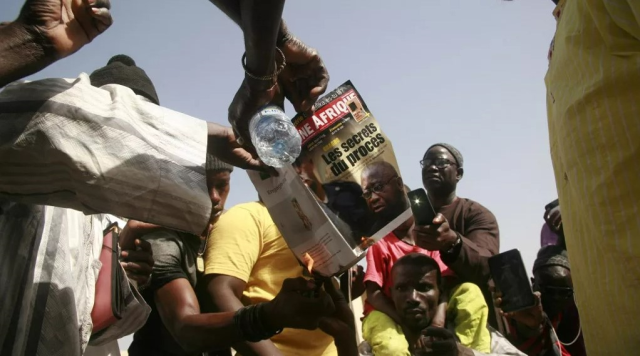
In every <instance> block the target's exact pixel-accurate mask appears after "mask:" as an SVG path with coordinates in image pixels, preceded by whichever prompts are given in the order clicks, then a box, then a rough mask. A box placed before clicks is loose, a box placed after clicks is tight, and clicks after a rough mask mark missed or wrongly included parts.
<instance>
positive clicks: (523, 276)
mask: <svg viewBox="0 0 640 356" xmlns="http://www.w3.org/2000/svg"><path fill="white" fill-rule="evenodd" d="M489 270H490V271H491V276H492V278H493V282H494V283H495V285H496V287H497V288H498V289H499V290H500V292H501V293H502V298H501V299H502V300H501V303H500V304H501V305H500V309H502V311H503V312H505V313H511V312H516V311H520V310H523V309H528V308H531V307H533V306H535V305H536V297H535V295H534V294H533V290H532V289H531V283H530V282H529V277H528V276H527V271H526V269H525V267H524V263H523V262H522V256H521V255H520V251H518V250H517V249H513V250H509V251H506V252H503V253H500V254H497V255H495V256H492V257H490V258H489Z"/></svg>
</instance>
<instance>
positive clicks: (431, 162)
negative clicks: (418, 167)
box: [422, 146, 462, 192]
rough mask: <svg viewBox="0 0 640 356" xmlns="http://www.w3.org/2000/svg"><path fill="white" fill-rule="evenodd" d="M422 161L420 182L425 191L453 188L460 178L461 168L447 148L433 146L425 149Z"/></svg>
mask: <svg viewBox="0 0 640 356" xmlns="http://www.w3.org/2000/svg"><path fill="white" fill-rule="evenodd" d="M422 162H423V166H422V184H423V185H424V187H425V188H426V189H427V191H430V192H438V191H442V190H447V191H449V190H450V191H453V190H455V188H456V185H457V184H458V181H459V180H460V179H461V178H462V170H461V169H459V168H458V165H457V164H456V159H455V158H454V157H453V155H452V154H451V152H449V150H447V149H446V148H444V147H441V146H435V147H433V148H431V149H430V150H429V151H427V153H426V154H425V155H424V157H423V161H422Z"/></svg>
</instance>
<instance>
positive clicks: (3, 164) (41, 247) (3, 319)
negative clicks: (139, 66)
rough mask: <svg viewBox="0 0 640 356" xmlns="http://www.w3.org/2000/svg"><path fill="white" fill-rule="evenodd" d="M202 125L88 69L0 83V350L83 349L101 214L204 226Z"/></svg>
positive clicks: (195, 228) (192, 228)
mask: <svg viewBox="0 0 640 356" xmlns="http://www.w3.org/2000/svg"><path fill="white" fill-rule="evenodd" d="M206 132H207V128H206V122H204V121H201V120H197V119H194V118H192V117H189V116H186V115H183V114H180V113H177V112H175V111H172V110H169V109H166V108H162V107H159V106H157V105H155V104H152V103H149V102H148V101H145V100H142V99H140V97H138V96H137V95H135V94H134V93H133V91H131V90H130V89H128V88H126V87H122V86H119V85H107V86H104V87H102V88H95V87H93V86H91V84H90V81H89V77H88V76H87V75H86V74H81V75H80V77H79V78H77V79H75V80H73V79H45V80H41V81H36V82H30V83H15V84H12V85H9V86H7V87H6V88H5V89H4V90H3V91H2V92H0V281H1V283H2V292H1V295H2V303H0V354H2V355H16V356H17V355H46V356H56V355H60V356H63V355H64V356H69V355H70V356H74V355H82V354H83V352H84V350H85V348H86V347H87V343H88V340H89V337H90V335H91V331H92V325H91V315H90V313H91V309H92V307H93V299H94V295H95V283H96V280H97V276H98V271H99V269H100V265H101V264H100V261H99V252H100V249H101V246H102V236H103V235H102V233H103V229H104V228H105V227H106V226H107V225H108V224H109V221H108V219H107V218H106V217H105V216H104V215H102V214H99V213H101V212H108V213H111V214H114V215H117V216H124V217H127V218H131V219H136V220H141V221H146V222H150V223H156V224H159V225H163V226H167V227H170V228H174V229H178V230H183V231H187V232H191V233H195V234H200V233H201V232H202V231H203V230H204V229H205V227H206V226H207V223H208V220H209V213H210V211H211V205H210V204H211V202H210V200H209V197H208V194H207V188H206V180H205V170H204V163H205V160H206V145H207V141H206V140H207V136H206ZM32 204H40V205H32ZM43 205H49V206H43ZM53 206H57V207H53ZM73 209H76V210H73ZM81 211H82V212H81ZM83 212H84V214H94V215H84V214H83ZM110 346H111V347H112V346H113V345H110ZM110 346H105V347H101V348H99V349H100V350H92V351H100V352H102V354H108V352H110V350H109V348H110ZM111 351H113V350H111Z"/></svg>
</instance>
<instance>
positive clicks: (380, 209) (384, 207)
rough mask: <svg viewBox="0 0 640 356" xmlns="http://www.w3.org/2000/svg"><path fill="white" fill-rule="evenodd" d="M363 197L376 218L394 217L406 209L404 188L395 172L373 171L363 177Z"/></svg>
mask: <svg viewBox="0 0 640 356" xmlns="http://www.w3.org/2000/svg"><path fill="white" fill-rule="evenodd" d="M362 188H363V189H362V191H363V196H364V198H365V199H366V200H367V205H368V206H369V209H370V210H371V211H373V213H374V214H375V215H376V216H383V217H394V215H397V214H399V213H400V212H399V211H396V210H397V209H399V208H400V207H401V206H402V207H404V205H405V204H403V202H404V201H405V195H404V186H403V184H402V180H401V179H400V177H398V176H397V175H395V174H394V172H388V171H384V170H382V169H378V170H373V171H370V172H368V173H367V174H364V175H363V176H362Z"/></svg>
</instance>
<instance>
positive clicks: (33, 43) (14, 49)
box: [0, 0, 113, 87]
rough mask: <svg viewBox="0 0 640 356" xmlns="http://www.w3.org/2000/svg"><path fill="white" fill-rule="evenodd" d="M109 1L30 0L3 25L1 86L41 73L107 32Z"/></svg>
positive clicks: (0, 51) (0, 57) (1, 26)
mask: <svg viewBox="0 0 640 356" xmlns="http://www.w3.org/2000/svg"><path fill="white" fill-rule="evenodd" d="M110 7H111V6H110V4H109V1H108V0H97V1H95V2H94V3H93V5H89V0H82V1H71V0H27V1H26V2H25V4H24V6H23V7H22V10H21V11H20V15H19V16H18V19H16V20H15V21H13V22H11V23H9V24H0V87H3V86H5V85H7V84H8V83H11V82H12V81H14V80H18V79H21V78H23V77H26V76H28V75H30V74H33V73H36V72H39V71H40V70H42V69H43V68H45V67H47V66H48V65H50V64H52V63H53V62H55V61H57V60H59V59H61V58H64V57H67V56H69V55H71V54H73V53H75V52H76V51H77V50H79V49H80V48H82V46H84V45H86V44H88V43H89V42H91V41H92V40H93V39H94V38H95V37H97V36H98V35H99V34H101V33H102V32H104V31H105V30H106V29H107V28H108V27H109V26H110V25H111V23H112V22H113V20H112V18H111V13H110V12H109V8H110Z"/></svg>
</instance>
